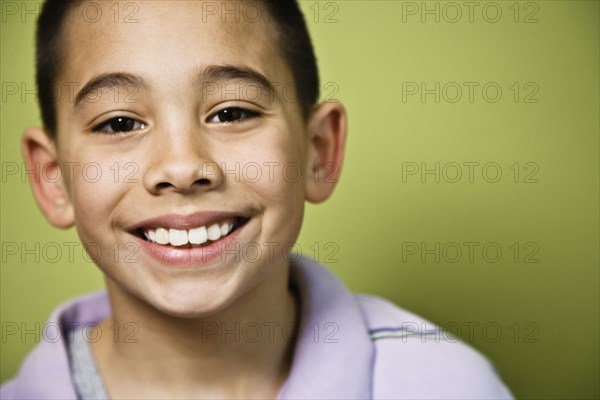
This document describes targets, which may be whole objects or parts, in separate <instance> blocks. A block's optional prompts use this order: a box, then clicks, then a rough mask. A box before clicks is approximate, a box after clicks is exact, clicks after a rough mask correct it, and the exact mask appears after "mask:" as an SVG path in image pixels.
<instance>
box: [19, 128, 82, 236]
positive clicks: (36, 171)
mask: <svg viewBox="0 0 600 400" xmlns="http://www.w3.org/2000/svg"><path fill="white" fill-rule="evenodd" d="M21 151H22V154H23V159H24V161H25V165H26V167H27V174H28V175H29V183H30V184H31V190H32V191H33V195H34V197H35V200H36V202H37V204H38V206H39V207H40V209H41V211H42V213H43V214H44V216H45V217H46V219H47V220H48V222H50V223H51V224H52V225H54V226H56V227H57V228H70V227H71V226H73V224H74V223H75V217H74V212H73V207H72V204H71V200H70V198H69V195H68V193H67V190H66V188H65V185H64V177H63V176H62V171H61V169H60V166H59V164H58V161H57V157H56V148H55V145H54V143H53V142H52V140H51V139H50V138H49V137H48V135H47V134H46V132H44V131H43V130H42V129H40V128H28V129H27V130H26V131H25V132H24V133H23V137H22V140H21Z"/></svg>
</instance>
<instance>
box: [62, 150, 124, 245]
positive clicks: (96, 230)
mask: <svg viewBox="0 0 600 400" xmlns="http://www.w3.org/2000/svg"><path fill="white" fill-rule="evenodd" d="M91 160H94V161H91ZM69 169H70V171H69V172H68V174H69V175H70V176H69V181H70V182H69V186H70V190H69V192H70V194H71V199H72V202H73V206H74V208H75V218H76V225H77V229H78V231H80V232H81V233H82V234H84V235H86V236H88V235H93V236H98V235H100V234H103V231H105V230H106V229H108V228H110V225H109V224H110V221H111V220H112V218H111V216H112V215H113V213H114V211H115V210H116V208H117V205H118V203H119V201H120V199H122V198H123V196H124V194H125V193H126V192H127V190H128V189H129V188H130V187H131V185H133V183H126V182H125V181H124V174H123V163H122V162H119V161H117V160H113V159H110V158H102V157H86V155H85V154H82V157H80V158H79V159H78V160H77V161H75V162H73V163H71V164H70V165H69Z"/></svg>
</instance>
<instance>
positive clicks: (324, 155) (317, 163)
mask: <svg viewBox="0 0 600 400" xmlns="http://www.w3.org/2000/svg"><path fill="white" fill-rule="evenodd" d="M308 135H309V138H308V140H309V142H308V157H307V163H308V165H307V168H306V171H307V174H306V180H305V196H306V200H308V201H310V202H312V203H321V202H323V201H325V200H327V199H328V198H329V196H331V194H332V193H333V189H335V185H336V184H337V182H338V179H339V177H340V173H341V169H342V162H343V161H344V146H345V144H346V110H345V108H344V106H342V104H341V103H339V102H337V101H328V102H324V103H321V104H320V105H319V106H318V107H317V108H316V109H315V110H314V111H313V113H312V116H311V117H310V120H309V122H308Z"/></svg>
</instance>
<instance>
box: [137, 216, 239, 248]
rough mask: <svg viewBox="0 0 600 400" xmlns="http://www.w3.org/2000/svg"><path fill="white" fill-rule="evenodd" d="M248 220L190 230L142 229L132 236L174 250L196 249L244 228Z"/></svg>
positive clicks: (217, 222)
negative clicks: (173, 248) (170, 247)
mask: <svg viewBox="0 0 600 400" xmlns="http://www.w3.org/2000/svg"><path fill="white" fill-rule="evenodd" d="M249 220H250V218H247V217H233V218H226V219H223V220H221V221H216V222H213V223H210V224H207V225H202V226H198V227H195V228H191V229H175V228H170V227H166V226H158V227H143V228H138V229H136V230H135V231H134V232H133V234H134V235H135V236H137V237H139V238H141V239H143V240H145V241H147V242H151V243H156V244H159V245H163V246H172V247H175V248H184V249H185V248H196V247H204V246H208V245H210V244H212V243H214V242H217V241H219V240H221V239H223V238H226V237H227V236H229V235H231V234H232V233H233V232H235V231H236V230H237V229H239V228H241V227H242V226H244V225H245V224H246V223H247V222H248V221H249Z"/></svg>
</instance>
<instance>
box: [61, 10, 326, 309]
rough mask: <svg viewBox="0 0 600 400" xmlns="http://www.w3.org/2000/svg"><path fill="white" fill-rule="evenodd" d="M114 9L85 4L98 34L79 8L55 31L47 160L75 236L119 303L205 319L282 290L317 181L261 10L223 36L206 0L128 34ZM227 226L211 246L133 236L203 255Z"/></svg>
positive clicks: (142, 18)
mask: <svg viewBox="0 0 600 400" xmlns="http://www.w3.org/2000/svg"><path fill="white" fill-rule="evenodd" d="M84 4H85V3H84ZM111 4H112V3H110V2H107V3H105V2H95V5H96V6H102V7H103V8H102V9H101V14H102V17H101V18H99V19H98V21H96V22H90V21H92V20H93V21H95V20H96V19H97V18H96V14H95V13H92V11H94V10H91V9H90V7H88V8H87V9H85V10H84V9H83V8H81V7H79V8H75V9H74V10H73V12H72V14H71V15H70V16H69V18H72V20H69V19H67V21H66V22H65V41H64V43H63V48H64V49H66V50H67V52H66V55H65V57H66V58H65V64H64V67H63V69H62V70H61V73H60V75H59V77H58V79H57V81H56V84H57V86H58V87H59V88H60V89H61V93H62V95H61V96H59V97H58V99H57V119H58V129H57V131H58V137H57V145H56V149H57V150H56V158H57V161H58V162H59V165H60V166H61V169H62V174H63V178H64V187H65V191H66V193H67V194H68V201H69V202H70V204H71V206H72V210H73V214H74V221H75V225H76V228H77V231H78V233H79V236H80V238H81V240H82V242H83V243H84V244H85V245H86V246H87V247H88V249H89V252H90V255H91V256H92V257H93V258H94V261H95V262H96V264H97V265H98V266H99V267H100V268H101V269H102V270H103V271H104V272H105V274H106V275H107V276H108V277H109V282H111V283H112V284H113V285H115V287H117V288H119V290H123V291H124V292H126V293H129V294H133V295H134V296H135V297H137V298H139V299H142V300H143V301H144V302H146V303H149V304H151V305H153V306H154V307H156V308H158V309H160V310H162V311H163V312H165V313H167V314H170V315H177V316H188V317H193V316H202V315H209V314H211V313H214V312H217V311H219V310H222V309H223V308H225V307H226V306H227V305H229V304H231V303H232V302H234V301H235V300H236V299H238V298H240V297H241V296H242V295H243V294H244V293H247V292H249V291H250V290H251V289H253V288H256V287H258V285H261V284H264V285H267V286H268V285H269V281H270V280H271V281H272V280H273V279H277V278H276V277H277V276H279V277H281V276H282V275H281V274H282V272H281V271H283V270H284V267H285V265H286V262H287V258H286V253H287V251H288V250H289V249H290V247H289V246H290V244H292V243H293V242H294V241H295V240H296V238H297V235H298V233H299V230H300V226H301V221H302V215H303V204H304V200H305V196H306V193H305V191H306V185H307V181H309V180H312V179H313V177H312V175H310V170H311V164H312V163H313V162H314V155H315V154H316V152H315V151H313V150H311V149H313V146H312V145H311V139H310V135H309V134H308V132H309V129H308V125H307V124H306V122H305V121H304V120H303V119H302V117H301V113H300V107H299V104H298V103H297V102H295V101H294V100H295V93H294V92H293V90H292V89H293V88H294V87H295V86H294V84H293V78H292V75H291V72H290V69H289V67H288V66H287V65H286V62H285V60H284V58H283V56H282V55H281V53H280V50H279V48H278V43H277V41H276V40H277V39H276V35H275V25H273V23H272V22H270V21H269V18H268V17H267V12H266V10H262V15H263V18H260V20H259V21H257V22H250V21H248V19H247V18H244V17H243V15H241V17H240V18H239V20H238V21H236V16H235V15H229V16H227V17H226V20H227V22H226V23H223V22H222V21H221V14H220V13H217V14H216V15H207V13H206V11H207V10H206V7H205V6H204V5H203V4H202V3H201V2H154V1H151V2H140V3H136V4H138V5H139V11H137V12H136V14H135V18H134V19H136V20H138V22H134V23H126V22H124V20H127V18H126V15H127V9H125V10H124V9H123V7H124V6H123V5H122V3H119V7H120V9H119V10H120V12H119V13H118V14H117V13H116V11H115V10H114V8H115V7H114V6H111ZM213 4H214V3H213ZM254 4H256V3H254ZM92 14H94V15H93V16H92ZM84 16H86V17H87V18H84ZM86 19H87V20H86ZM224 66H228V67H231V68H224ZM238 70H239V71H238ZM241 71H244V73H242V72H241ZM107 74H119V75H112V76H109V77H108V78H106V76H108V75H107ZM261 75H262V76H264V77H265V78H266V79H267V82H261V80H260V76H261ZM102 76H105V79H103V80H102V79H101V80H100V81H99V84H98V85H97V86H96V87H95V88H94V89H93V90H91V91H89V92H88V94H87V95H86V96H82V95H81V93H79V92H80V91H81V89H82V88H83V87H84V86H85V85H86V84H89V83H90V82H91V81H93V80H96V79H98V78H99V77H102ZM269 83H270V84H271V85H272V86H273V87H274V92H273V93H270V92H269V90H268V88H267V87H265V85H268V84H269ZM73 86H74V90H73V91H72V94H74V96H69V95H68V94H69V88H70V87H73ZM78 93H79V95H78ZM76 99H78V100H76ZM117 117H120V119H115V118H117ZM114 131H117V132H118V133H114ZM221 213H223V214H221ZM157 217H163V218H162V219H159V220H152V221H151V219H155V218H157ZM234 221H235V223H236V225H239V224H240V223H243V224H242V225H241V226H238V227H237V229H235V230H234V231H233V232H231V233H230V234H229V235H228V236H225V237H222V238H221V239H218V240H215V241H214V242H212V241H211V242H212V243H213V244H210V245H208V246H206V243H205V244H204V246H200V247H198V246H197V245H194V246H191V245H189V244H188V245H183V246H176V245H172V244H159V243H152V242H150V241H148V240H147V239H145V238H144V235H145V234H148V235H150V234H154V235H155V236H154V237H155V241H164V240H165V232H166V231H169V229H171V228H172V229H177V230H179V231H186V232H189V231H188V230H189V229H191V228H199V229H197V230H196V231H195V232H194V236H195V237H196V236H197V237H199V239H194V240H198V241H201V240H202V239H203V238H202V236H203V235H204V232H203V231H202V229H201V228H200V227H201V226H205V227H206V228H209V227H210V226H211V225H212V224H213V223H218V224H219V226H221V225H222V224H223V223H229V226H230V227H231V223H232V222H234ZM159 228H164V229H165V230H166V231H162V229H159ZM223 229H227V228H223ZM212 230H213V234H215V232H214V231H215V228H213V229H212ZM150 231H154V233H151V232H150ZM159 231H161V232H160V233H159ZM224 232H225V230H224ZM169 233H170V235H169V241H170V243H176V244H178V243H179V242H178V241H182V240H184V239H182V238H181V235H182V233H181V232H172V231H169ZM225 233H226V232H225ZM208 234H210V229H209V232H208ZM159 235H160V236H161V239H158V236H159ZM184 237H185V236H184ZM189 240H190V239H189V238H188V241H189ZM184 241H185V240H184Z"/></svg>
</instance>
